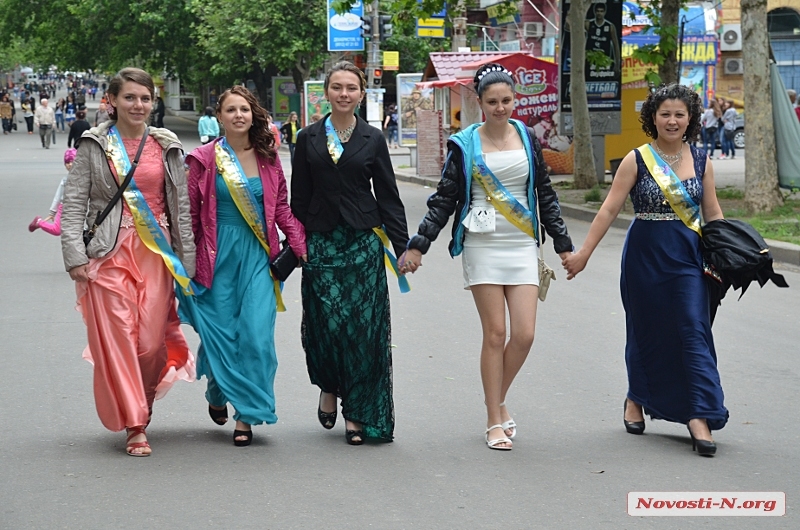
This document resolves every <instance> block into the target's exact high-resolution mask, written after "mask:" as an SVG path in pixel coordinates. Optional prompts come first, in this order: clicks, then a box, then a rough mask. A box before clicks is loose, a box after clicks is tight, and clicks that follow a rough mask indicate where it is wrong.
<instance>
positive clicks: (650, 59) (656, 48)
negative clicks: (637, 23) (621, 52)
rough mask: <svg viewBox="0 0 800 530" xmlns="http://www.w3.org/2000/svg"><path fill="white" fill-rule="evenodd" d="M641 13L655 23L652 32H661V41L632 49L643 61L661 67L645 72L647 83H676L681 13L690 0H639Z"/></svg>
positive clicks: (659, 35) (659, 33)
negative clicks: (679, 18)
mask: <svg viewBox="0 0 800 530" xmlns="http://www.w3.org/2000/svg"><path fill="white" fill-rule="evenodd" d="M638 3H639V6H640V7H641V8H642V12H643V13H644V14H645V15H646V16H647V17H648V18H649V19H650V21H651V22H652V23H653V33H655V34H656V35H658V37H659V39H658V44H648V45H645V46H641V47H639V48H638V49H636V50H635V51H634V52H633V56H634V57H635V58H637V59H640V60H641V61H642V62H643V63H644V64H650V65H653V66H656V67H658V71H657V72H656V71H655V70H653V69H652V68H650V69H648V70H647V73H645V79H646V80H647V82H648V83H650V84H651V85H654V86H658V85H660V84H661V83H677V82H679V81H680V77H679V75H680V73H679V72H678V59H677V51H678V38H679V34H678V33H679V28H678V14H679V13H680V11H681V9H684V8H685V7H686V5H687V3H688V0H652V1H650V2H648V3H646V4H645V3H642V2H641V0H640V1H639V2H638Z"/></svg>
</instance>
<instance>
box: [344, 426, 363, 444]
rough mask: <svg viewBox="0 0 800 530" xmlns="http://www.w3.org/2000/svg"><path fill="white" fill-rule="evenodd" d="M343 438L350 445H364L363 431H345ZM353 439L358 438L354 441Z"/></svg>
mask: <svg viewBox="0 0 800 530" xmlns="http://www.w3.org/2000/svg"><path fill="white" fill-rule="evenodd" d="M344 437H345V438H346V439H347V443H348V444H350V445H363V444H364V431H362V430H361V429H359V430H357V431H350V430H348V431H345V433H344ZM353 438H358V440H354V439H353Z"/></svg>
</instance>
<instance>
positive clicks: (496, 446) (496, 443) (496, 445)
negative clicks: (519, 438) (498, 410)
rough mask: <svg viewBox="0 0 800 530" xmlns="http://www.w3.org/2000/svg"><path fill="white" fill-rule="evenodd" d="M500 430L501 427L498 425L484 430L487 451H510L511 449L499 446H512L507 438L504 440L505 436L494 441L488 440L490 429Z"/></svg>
mask: <svg viewBox="0 0 800 530" xmlns="http://www.w3.org/2000/svg"><path fill="white" fill-rule="evenodd" d="M502 428H503V426H502V425H500V424H499V423H498V424H497V425H492V426H491V427H489V428H488V429H486V445H487V446H488V447H489V449H497V450H498V451H511V447H502V446H500V444H504V443H505V444H513V442H512V441H511V440H509V439H508V438H506V437H505V436H503V437H502V438H496V439H494V440H490V439H489V431H491V430H492V429H502ZM503 434H505V431H503Z"/></svg>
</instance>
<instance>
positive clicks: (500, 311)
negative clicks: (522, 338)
mask: <svg viewBox="0 0 800 530" xmlns="http://www.w3.org/2000/svg"><path fill="white" fill-rule="evenodd" d="M471 290H472V297H473V299H474V300H475V306H476V307H477V308H478V315H479V316H480V319H481V328H482V330H483V342H482V344H481V381H482V382H483V394H484V401H485V402H486V414H487V417H488V419H487V423H486V427H487V428H488V427H491V426H492V425H499V424H501V423H502V413H501V407H500V403H502V402H503V379H504V377H503V371H504V349H505V342H506V307H505V293H504V289H503V286H502V285H473V286H472V288H471ZM505 436H506V434H505V432H504V431H503V429H502V428H500V427H498V428H496V429H492V430H491V431H490V432H489V433H488V439H489V440H496V439H498V438H504V437H505ZM498 447H508V448H510V447H511V444H510V443H502V444H498Z"/></svg>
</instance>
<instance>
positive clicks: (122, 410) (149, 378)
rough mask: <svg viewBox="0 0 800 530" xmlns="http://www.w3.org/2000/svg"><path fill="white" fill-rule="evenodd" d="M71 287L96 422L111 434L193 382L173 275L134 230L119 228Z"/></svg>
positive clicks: (137, 422)
mask: <svg viewBox="0 0 800 530" xmlns="http://www.w3.org/2000/svg"><path fill="white" fill-rule="evenodd" d="M75 285H76V291H77V295H78V305H77V309H78V311H80V312H81V314H82V315H83V320H84V322H85V323H86V330H87V333H88V337H89V345H88V346H87V347H86V349H85V350H84V352H83V357H84V359H86V360H88V361H89V362H91V363H92V364H94V398H95V406H96V408H97V414H98V416H99V417H100V421H101V422H102V423H103V425H104V426H105V427H106V428H107V429H109V430H111V431H121V430H123V429H125V428H126V427H134V426H137V425H145V424H147V422H148V421H149V416H150V411H151V410H152V406H153V401H154V400H155V399H159V398H161V397H163V396H164V395H165V394H166V392H167V390H169V388H170V387H171V386H172V385H173V384H174V383H175V382H176V381H177V380H179V379H183V380H185V381H194V379H195V364H194V356H193V355H192V353H191V352H190V351H189V346H188V344H187V343H186V338H185V337H184V336H183V332H182V331H181V329H180V320H179V319H178V315H177V311H176V305H175V292H174V287H173V285H174V281H173V278H172V275H171V274H170V272H169V270H168V269H167V267H166V265H164V261H163V259H162V258H161V256H158V255H157V254H155V253H153V252H151V251H150V250H149V249H148V248H147V247H145V245H144V243H142V241H141V239H140V238H139V236H138V234H137V233H136V230H135V229H134V228H121V229H120V232H119V238H118V241H117V246H116V247H115V248H114V250H112V251H111V252H110V253H109V254H108V255H106V256H104V257H102V258H99V259H93V260H90V262H89V281H88V282H76V284H75Z"/></svg>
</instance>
